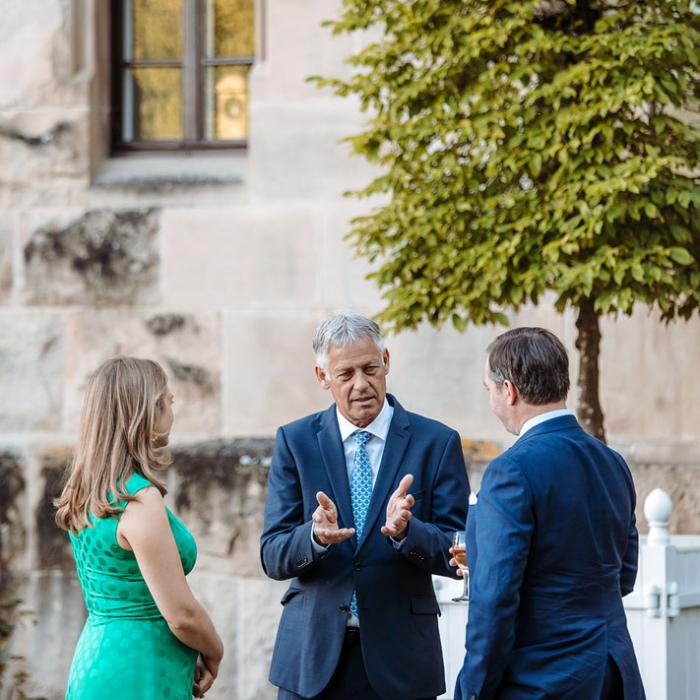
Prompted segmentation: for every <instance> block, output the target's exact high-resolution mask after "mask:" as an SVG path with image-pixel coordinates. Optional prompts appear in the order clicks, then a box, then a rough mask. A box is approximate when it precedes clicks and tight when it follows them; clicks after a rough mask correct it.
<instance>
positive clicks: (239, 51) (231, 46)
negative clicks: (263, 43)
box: [205, 0, 255, 57]
mask: <svg viewBox="0 0 700 700" xmlns="http://www.w3.org/2000/svg"><path fill="white" fill-rule="evenodd" d="M254 2H255V0H207V14H206V25H205V26H206V28H207V31H206V55H207V57H218V56H252V55H253V54H254V53H255V13H254V9H255V8H254Z"/></svg>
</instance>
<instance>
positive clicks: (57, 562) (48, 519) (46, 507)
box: [34, 448, 75, 571]
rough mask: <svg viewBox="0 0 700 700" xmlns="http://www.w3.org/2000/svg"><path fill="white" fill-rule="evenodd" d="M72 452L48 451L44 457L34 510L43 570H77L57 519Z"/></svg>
mask: <svg viewBox="0 0 700 700" xmlns="http://www.w3.org/2000/svg"><path fill="white" fill-rule="evenodd" d="M70 460H71V453H70V451H69V450H67V449H64V448H56V449H52V450H48V451H47V452H46V453H45V454H44V455H43V456H42V458H41V460H40V470H39V476H40V479H41V481H40V491H39V493H40V496H39V499H38V502H37V504H36V507H35V510H34V520H35V525H34V530H35V533H36V544H37V566H38V568H40V569H42V570H48V569H65V570H67V571H73V570H74V568H75V563H74V561H73V553H72V551H71V547H70V542H69V540H68V536H67V535H66V533H65V532H64V531H63V530H61V529H60V528H59V527H58V525H56V522H55V520H54V517H55V515H56V508H55V507H54V505H53V501H54V499H55V498H56V497H58V495H59V494H60V493H61V490H62V488H63V484H64V479H65V474H66V467H67V466H68V465H69V464H70Z"/></svg>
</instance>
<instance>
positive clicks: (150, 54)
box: [124, 0, 183, 59]
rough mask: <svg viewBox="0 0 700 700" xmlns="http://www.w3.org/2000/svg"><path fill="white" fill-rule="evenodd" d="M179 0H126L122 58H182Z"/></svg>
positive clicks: (180, 0)
mask: <svg viewBox="0 0 700 700" xmlns="http://www.w3.org/2000/svg"><path fill="white" fill-rule="evenodd" d="M182 2H183V0H126V3H125V4H126V13H125V16H126V21H127V23H128V25H129V26H127V27H126V30H127V35H126V41H125V42H124V48H125V55H124V58H126V59H142V58H151V59H158V58H180V57H181V56H182Z"/></svg>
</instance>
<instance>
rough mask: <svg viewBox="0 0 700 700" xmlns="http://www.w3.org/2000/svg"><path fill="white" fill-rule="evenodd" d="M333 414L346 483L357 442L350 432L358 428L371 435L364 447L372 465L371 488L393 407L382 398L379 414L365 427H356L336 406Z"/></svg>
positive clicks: (349, 477)
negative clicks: (340, 442) (336, 420)
mask: <svg viewBox="0 0 700 700" xmlns="http://www.w3.org/2000/svg"><path fill="white" fill-rule="evenodd" d="M335 414H336V416H337V418H338V428H340V439H341V440H342V441H343V451H344V452H345V466H346V467H347V470H348V483H349V484H351V483H352V465H353V462H354V459H355V452H357V442H356V441H355V439H354V438H353V437H352V434H353V433H355V432H357V431H358V430H365V431H366V432H368V433H369V434H370V435H371V436H372V437H370V439H369V440H367V443H366V445H365V449H366V450H367V456H368V457H369V463H370V466H371V467H372V488H374V484H375V482H376V481H377V474H378V473H379V465H380V464H381V463H382V455H383V454H384V445H386V436H387V435H388V434H389V426H390V425H391V419H392V417H393V415H394V407H393V406H391V405H390V404H389V402H388V401H387V400H386V398H385V399H384V405H383V406H382V410H381V411H379V415H378V416H377V417H376V418H375V419H374V420H373V421H372V422H371V423H370V424H369V425H368V426H367V427H366V428H358V427H357V426H356V425H353V424H352V423H351V422H350V421H349V420H348V419H347V418H346V417H345V416H344V415H343V414H342V413H341V412H340V411H339V410H338V409H337V408H336V409H335Z"/></svg>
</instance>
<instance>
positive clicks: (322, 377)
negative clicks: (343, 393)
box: [314, 365, 331, 389]
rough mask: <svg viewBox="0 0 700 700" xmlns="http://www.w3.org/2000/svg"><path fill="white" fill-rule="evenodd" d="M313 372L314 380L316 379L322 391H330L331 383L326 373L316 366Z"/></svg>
mask: <svg viewBox="0 0 700 700" xmlns="http://www.w3.org/2000/svg"><path fill="white" fill-rule="evenodd" d="M314 372H315V373H316V379H318V383H319V384H320V385H321V386H322V387H323V388H324V389H330V388H331V382H330V380H329V378H328V374H327V373H326V370H324V369H323V368H322V367H319V366H318V365H316V366H315V367H314Z"/></svg>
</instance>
